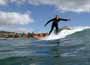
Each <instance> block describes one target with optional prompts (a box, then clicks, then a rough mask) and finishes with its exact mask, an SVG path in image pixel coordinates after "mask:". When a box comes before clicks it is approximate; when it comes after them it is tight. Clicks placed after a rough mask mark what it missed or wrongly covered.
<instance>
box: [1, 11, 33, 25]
mask: <svg viewBox="0 0 90 65" xmlns="http://www.w3.org/2000/svg"><path fill="white" fill-rule="evenodd" d="M31 22H33V19H32V17H31V16H30V14H28V13H23V14H22V13H17V12H3V11H0V25H15V24H20V25H24V24H29V23H31Z"/></svg>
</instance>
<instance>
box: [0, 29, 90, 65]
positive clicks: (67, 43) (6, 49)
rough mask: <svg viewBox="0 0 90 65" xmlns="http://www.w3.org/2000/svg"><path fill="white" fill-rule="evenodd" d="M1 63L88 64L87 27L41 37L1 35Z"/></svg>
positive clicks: (89, 43) (30, 64)
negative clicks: (24, 37)
mask: <svg viewBox="0 0 90 65" xmlns="http://www.w3.org/2000/svg"><path fill="white" fill-rule="evenodd" d="M65 32H66V33H65ZM62 33H63V34H62ZM0 65H90V29H89V28H76V29H74V30H69V31H67V30H66V31H65V30H64V32H60V34H58V35H53V34H52V35H50V36H49V37H47V38H45V39H43V40H35V39H32V40H31V39H0Z"/></svg>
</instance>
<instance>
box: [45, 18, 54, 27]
mask: <svg viewBox="0 0 90 65" xmlns="http://www.w3.org/2000/svg"><path fill="white" fill-rule="evenodd" d="M53 20H54V19H51V20H49V21H48V22H47V23H46V24H45V25H44V26H46V25H47V24H48V23H50V22H51V21H53Z"/></svg>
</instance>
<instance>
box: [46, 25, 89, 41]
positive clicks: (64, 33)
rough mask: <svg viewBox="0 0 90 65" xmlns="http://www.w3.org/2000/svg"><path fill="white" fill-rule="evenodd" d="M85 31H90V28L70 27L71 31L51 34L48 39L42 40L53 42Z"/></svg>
mask: <svg viewBox="0 0 90 65" xmlns="http://www.w3.org/2000/svg"><path fill="white" fill-rule="evenodd" d="M85 29H90V27H88V26H86V27H71V30H66V29H64V30H62V31H61V32H60V33H58V35H56V34H54V33H52V34H51V35H49V36H48V37H46V38H44V40H54V39H61V38H65V37H66V36H68V35H71V34H73V33H76V32H79V31H83V30H85Z"/></svg>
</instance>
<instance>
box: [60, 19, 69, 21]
mask: <svg viewBox="0 0 90 65" xmlns="http://www.w3.org/2000/svg"><path fill="white" fill-rule="evenodd" d="M60 20H61V21H69V19H63V18H60Z"/></svg>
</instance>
